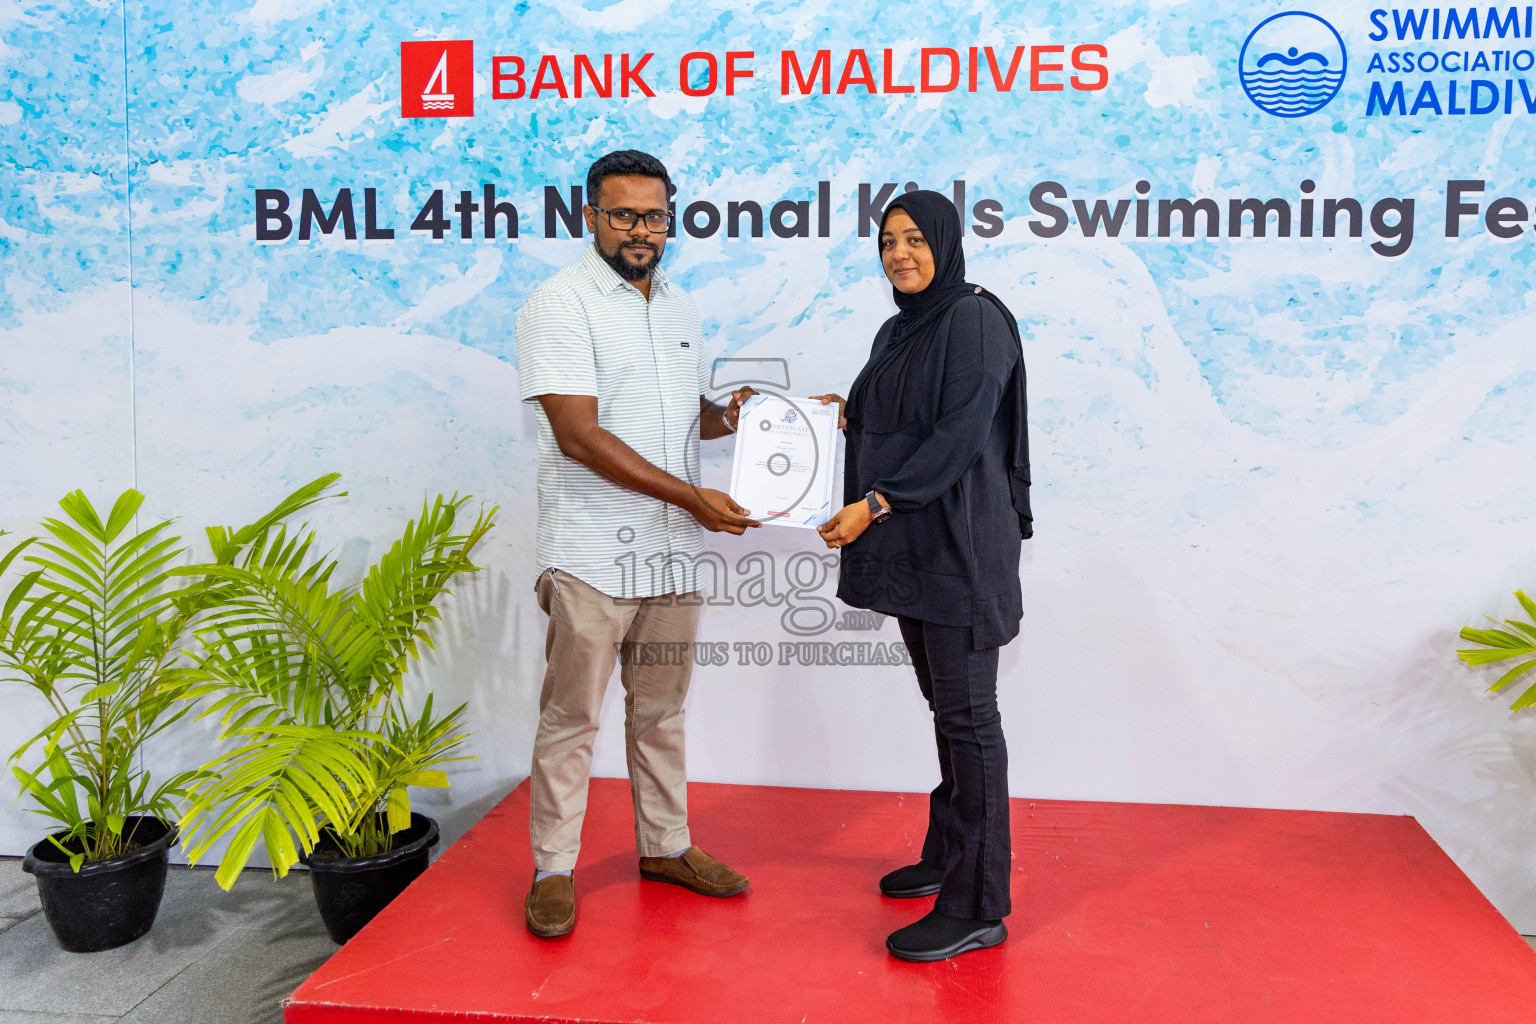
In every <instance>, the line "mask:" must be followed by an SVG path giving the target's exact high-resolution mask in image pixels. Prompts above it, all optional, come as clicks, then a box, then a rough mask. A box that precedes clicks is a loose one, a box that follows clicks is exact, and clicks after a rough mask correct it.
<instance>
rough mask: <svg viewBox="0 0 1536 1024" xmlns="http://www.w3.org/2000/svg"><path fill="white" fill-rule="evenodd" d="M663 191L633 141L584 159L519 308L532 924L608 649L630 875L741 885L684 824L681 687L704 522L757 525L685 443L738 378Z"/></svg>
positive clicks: (555, 910) (662, 172)
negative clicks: (580, 226) (679, 276)
mask: <svg viewBox="0 0 1536 1024" xmlns="http://www.w3.org/2000/svg"><path fill="white" fill-rule="evenodd" d="M670 189H671V180H670V178H669V177H668V175H667V171H666V168H665V167H663V166H662V165H661V162H660V161H658V160H657V159H656V158H655V157H652V156H649V155H647V154H645V153H641V152H637V151H635V150H621V151H619V152H615V153H609V154H608V155H606V156H604V157H602V158H601V159H599V160H598V161H597V162H596V163H594V164H593V165H592V168H591V170H590V171H589V172H588V174H587V193H586V198H587V204H588V205H586V206H585V207H583V208H582V212H583V214H584V216H585V218H586V223H587V229H588V230H589V231H590V232H591V234H592V242H593V244H592V245H591V246H590V247H588V248H587V250H586V251H585V252H584V253H583V254H582V257H581V259H580V260H579V261H578V262H577V263H576V264H575V265H573V266H570V267H567V268H566V269H564V270H562V271H560V272H559V273H557V274H555V275H554V276H553V277H551V278H550V279H549V280H547V281H545V282H544V283H543V284H541V285H540V286H539V287H538V288H537V289H535V290H534V292H533V294H532V295H530V296H529V297H528V300H527V302H525V303H524V304H523V308H522V311H521V312H520V313H519V314H518V318H517V331H516V335H517V366H518V376H519V382H520V389H521V392H522V398H523V400H524V401H527V402H537V404H538V407H537V412H536V414H537V417H538V422H539V439H538V450H539V524H538V542H537V560H538V568H539V574H538V577H537V583H536V585H535V588H534V590H535V593H536V594H537V596H538V600H539V606H540V607H541V608H542V609H544V611H545V612H546V613H547V614H548V615H549V630H548V633H547V635H546V638H545V652H546V654H547V656H548V667H547V669H546V670H545V674H544V686H543V690H542V692H541V693H540V696H539V729H538V734H537V736H536V737H535V739H534V745H533V769H532V773H531V777H530V810H529V838H530V840H531V841H532V844H533V863H534V868H535V871H534V880H533V885H532V888H531V889H530V891H529V893H528V898H527V900H526V901H525V902H524V916H525V919H526V921H527V924H528V929H529V930H530V931H532V932H533V933H534V934H535V935H538V936H540V937H543V938H552V937H554V936H557V935H564V934H566V933H567V932H569V931H570V930H571V929H572V928H574V927H575V925H576V904H575V882H574V869H575V867H576V859H577V854H578V852H579V850H580V845H581V824H582V820H583V818H584V816H585V814H586V799H587V778H588V773H589V771H590V769H591V765H592V744H593V740H594V739H595V738H596V735H597V725H598V715H599V712H600V711H601V709H602V703H603V693H604V691H605V689H606V688H607V685H608V678H609V676H610V675H612V673H613V668H614V665H615V663H616V662H622V668H621V672H620V678H621V679H622V680H623V684H624V729H625V746H626V753H627V759H628V764H629V776H630V787H631V789H632V791H633V795H634V803H635V844H636V847H637V849H638V852H639V855H640V865H639V867H640V875H641V877H642V878H647V879H652V880H655V881H664V882H672V883H675V884H677V885H682V886H685V887H687V888H689V889H692V890H693V891H695V892H700V893H704V894H705V895H709V896H731V895H734V894H736V893H739V892H741V891H742V890H744V889H745V888H746V887H747V879H746V878H745V877H744V876H743V875H740V874H738V873H737V872H735V871H732V870H731V869H730V868H728V867H726V866H725V865H724V864H722V863H720V862H719V861H718V860H715V859H714V858H713V857H711V856H709V855H708V854H707V853H705V852H704V851H703V850H701V849H699V848H698V847H697V846H694V845H693V842H692V839H691V837H690V835H689V832H688V805H687V777H686V774H685V771H684V764H683V698H684V697H685V696H686V695H687V692H688V682H689V678H690V676H691V674H692V668H693V641H694V637H695V635H696V633H697V631H698V622H699V609H700V606H701V603H702V602H701V600H700V598H699V595H698V594H697V593H696V591H697V590H698V582H697V577H696V571H695V570H696V562H697V559H698V557H699V555H700V553H701V547H700V543H699V528H700V527H701V526H702V527H703V528H704V529H707V530H711V531H717V532H718V531H724V532H728V533H733V534H737V535H740V534H742V533H744V532H745V531H746V530H747V529H750V528H753V527H756V526H758V525H759V524H758V523H757V522H755V521H754V520H752V519H749V518H748V517H747V516H748V510H746V509H743V508H741V507H740V506H738V505H737V504H736V503H735V502H734V501H732V500H731V498H730V496H729V495H727V494H726V493H724V492H723V491H718V490H711V489H709V488H705V487H701V486H699V476H698V471H699V440H700V439H701V438H702V439H705V440H708V439H711V438H717V437H723V436H725V435H727V434H729V433H731V432H733V431H734V430H735V429H736V423H737V417H738V414H739V412H740V407H741V402H742V400H743V399H744V398H745V397H746V396H747V395H749V394H751V393H752V391H751V389H750V388H743V389H741V390H740V391H737V392H736V393H735V394H733V395H732V397H731V401H730V403H729V404H728V405H716V404H714V403H712V402H710V401H709V399H708V398H707V397H706V396H705V392H706V391H707V390H708V387H709V361H708V359H706V358H705V354H704V336H703V331H702V328H701V325H700V320H699V311H698V307H697V306H695V305H694V303H693V300H692V299H690V298H689V297H688V295H687V294H686V293H685V292H683V290H682V289H681V288H679V287H678V286H677V285H675V284H673V283H672V282H671V281H670V280H669V279H668V278H667V276H666V274H665V273H663V272H662V271H661V269H660V267H659V266H658V264H659V263H660V261H661V256H662V253H663V252H664V251H665V250H666V243H667V235H668V229H669V228H670V226H671V224H672V215H671V213H670V212H669V209H668V205H667V197H668V193H669V191H670ZM621 652H622V654H621Z"/></svg>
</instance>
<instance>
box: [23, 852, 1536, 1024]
mask: <svg viewBox="0 0 1536 1024" xmlns="http://www.w3.org/2000/svg"><path fill="white" fill-rule="evenodd" d="M1526 941H1527V942H1529V943H1530V944H1531V945H1532V947H1533V948H1536V937H1527V939H1526ZM335 951H336V946H335V944H334V943H332V942H331V940H330V939H329V938H328V937H327V936H326V934H325V928H324V926H323V925H322V924H321V923H320V914H319V912H318V911H317V910H316V909H315V901H314V896H313V895H312V894H311V892H310V888H309V878H308V876H307V875H305V874H303V873H302V872H297V871H296V872H294V873H293V874H290V875H289V876H288V877H287V878H285V879H283V880H281V881H278V882H274V881H273V880H272V877H271V875H270V874H269V873H267V872H265V871H250V872H247V873H246V874H245V876H244V877H242V878H241V879H240V881H239V883H238V884H236V886H235V888H234V891H233V892H228V893H226V892H222V891H221V890H220V889H219V887H218V886H217V885H215V884H214V881H213V872H212V871H204V870H196V871H193V870H189V869H187V868H171V873H170V877H169V878H168V879H167V881H166V888H165V901H164V902H163V903H162V904H161V905H160V915H159V917H157V918H156V920H155V927H154V929H153V930H152V931H151V932H150V933H149V934H148V935H146V936H144V937H143V938H142V939H139V940H138V941H137V942H132V943H129V944H128V945H127V946H123V947H121V948H119V949H112V950H107V951H106V952H102V953H89V954H81V953H66V952H64V951H63V950H61V949H59V947H58V945H57V944H56V943H55V942H54V940H53V934H52V933H51V932H50V931H49V930H48V922H46V921H45V920H43V915H42V913H41V908H40V907H39V906H38V902H37V886H36V883H35V882H34V881H33V879H32V876H31V875H27V874H23V873H22V870H21V862H20V861H19V860H17V859H15V858H0V1024H279V1022H281V1020H282V1009H281V1005H280V1004H281V1002H282V999H283V997H284V996H286V995H287V994H288V993H289V992H291V991H293V990H294V989H295V988H297V987H298V985H299V983H300V982H301V981H303V980H304V979H305V978H307V977H308V976H309V975H310V974H311V973H312V972H313V971H314V970H315V969H316V968H317V967H319V966H320V965H321V964H322V963H324V962H325V960H326V958H327V957H329V956H330V955H331V954H332V953H334V952H335Z"/></svg>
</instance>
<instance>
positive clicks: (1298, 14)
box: [1237, 11, 1348, 117]
mask: <svg viewBox="0 0 1536 1024" xmlns="http://www.w3.org/2000/svg"><path fill="white" fill-rule="evenodd" d="M1347 63H1348V58H1347V56H1346V55H1345V53H1344V40H1343V39H1342V38H1340V36H1339V33H1338V31H1337V30H1336V29H1334V27H1333V26H1332V25H1330V24H1328V22H1326V21H1324V20H1323V19H1322V18H1319V17H1318V16H1317V15H1315V14H1309V13H1307V12H1306V11H1287V12H1285V13H1284V14H1276V15H1274V16H1272V17H1269V18H1265V19H1264V20H1263V21H1261V22H1259V24H1258V25H1257V26H1256V27H1255V28H1254V30H1253V31H1252V32H1250V33H1248V38H1247V39H1246V40H1244V42H1243V50H1242V54H1241V55H1240V56H1239V57H1238V60H1237V65H1238V77H1239V79H1240V80H1241V81H1242V83H1243V92H1245V93H1247V94H1248V98H1249V99H1250V100H1252V101H1253V105H1254V106H1256V107H1258V108H1259V109H1260V110H1262V111H1264V112H1265V113H1267V114H1273V115H1275V116H1276V117H1305V116H1306V115H1308V114H1315V113H1316V112H1317V111H1319V110H1322V109H1323V108H1324V107H1326V106H1327V105H1328V104H1329V103H1330V102H1332V100H1333V98H1334V97H1335V96H1337V95H1338V94H1339V87H1340V86H1342V85H1343V84H1344V69H1345V66H1346V64H1347Z"/></svg>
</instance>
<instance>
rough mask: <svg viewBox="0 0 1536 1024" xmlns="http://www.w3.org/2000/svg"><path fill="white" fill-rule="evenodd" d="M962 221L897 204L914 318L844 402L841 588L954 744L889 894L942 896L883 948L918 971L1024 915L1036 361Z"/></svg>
mask: <svg viewBox="0 0 1536 1024" xmlns="http://www.w3.org/2000/svg"><path fill="white" fill-rule="evenodd" d="M961 231H962V229H961V225H960V218H959V216H958V215H957V214H956V212H955V208H954V206H953V205H952V204H951V203H950V201H949V200H948V199H947V198H946V197H944V196H943V195H940V194H939V193H937V192H928V191H917V192H908V193H907V194H906V195H903V196H901V197H900V198H898V199H896V200H894V201H892V203H891V204H890V206H889V207H887V208H886V211H885V216H884V218H883V220H882V222H881V229H880V259H881V263H882V264H883V266H884V268H885V273H886V276H887V277H888V278H889V279H890V281H891V284H892V286H893V289H894V295H895V299H896V305H897V306H898V307H899V309H900V312H899V313H898V314H897V315H896V316H894V317H892V318H891V319H889V320H887V321H886V322H885V323H884V324H883V325H882V326H881V328H880V331H879V333H877V334H876V335H875V343H874V347H873V349H872V350H871V352H870V356H869V361H868V362H867V363H866V364H865V366H864V369H863V371H862V372H860V374H859V376H858V378H857V379H856V380H855V381H854V383H853V388H852V390H851V391H850V393H849V396H848V399H847V401H846V403H844V402H843V400H842V399H840V398H839V397H838V396H836V395H824V396H818V397H820V398H821V399H822V402H823V403H826V402H829V401H837V402H839V403H840V404H843V405H844V426H845V429H846V431H847V440H848V445H847V465H846V470H845V476H844V484H843V491H844V493H843V500H844V501H845V502H847V505H846V507H844V508H843V509H842V510H840V511H839V512H838V513H837V514H836V515H834V516H833V517H832V518H831V519H830V520H829V521H828V522H827V523H826V525H824V526H822V527H820V530H819V532H820V533H821V535H822V537H823V538H824V539H825V540H826V542H827V546H828V547H832V548H838V549H840V551H841V553H842V573H841V576H840V579H839V581H838V589H837V595H838V597H839V598H841V599H842V600H843V601H844V602H845V603H847V604H849V605H852V606H854V607H856V608H869V609H873V610H875V611H879V612H885V613H886V614H889V615H894V616H896V617H897V622H898V624H899V625H900V626H901V635H902V639H903V640H904V641H905V642H906V645H907V649H908V651H909V652H910V653H911V655H912V662H913V667H914V668H915V669H916V672H917V681H918V685H919V687H920V688H921V689H922V693H923V696H924V697H925V698H926V699H927V701H928V706H929V708H930V709H931V710H932V712H933V721H934V731H935V735H936V738H937V740H938V748H939V773H940V782H939V785H938V788H937V789H935V790H934V791H933V794H932V796H931V797H930V798H929V804H928V835H927V838H926V840H925V841H924V843H923V852H922V859H921V860H920V861H919V862H918V863H916V864H913V865H910V866H908V867H904V868H900V869H898V870H896V871H893V872H891V873H890V874H888V875H886V876H885V877H884V878H882V879H881V880H880V891H881V892H883V893H884V894H885V895H887V896H893V897H898V898H902V897H915V896H928V895H931V894H934V893H937V894H938V899H937V900H936V901H935V902H934V909H933V911H932V912H931V913H929V914H928V915H927V916H925V917H923V918H922V919H921V920H919V921H917V922H916V923H915V924H912V925H909V926H907V927H905V928H902V929H900V930H898V931H896V932H894V933H893V934H892V935H891V936H890V937H889V938H888V939H887V940H886V948H887V949H889V950H890V952H891V954H892V955H894V956H897V957H900V958H902V959H904V960H917V961H931V960H943V959H947V958H949V957H952V956H956V955H958V954H960V953H965V952H968V951H970V950H973V949H983V948H985V947H987V946H995V945H997V944H998V943H999V942H1002V941H1003V939H1004V938H1005V937H1006V936H1007V934H1008V932H1007V929H1006V928H1005V927H1004V925H1003V922H1002V919H1003V918H1004V917H1006V916H1007V915H1008V913H1009V912H1010V910H1011V909H1012V905H1011V901H1010V899H1009V878H1010V875H1011V872H1012V864H1011V853H1010V844H1009V835H1008V751H1007V747H1006V746H1005V744H1004V742H1003V727H1002V719H1001V717H1000V716H999V714H998V709H997V663H998V650H999V648H1000V647H1002V645H1003V644H1006V643H1007V642H1008V641H1010V640H1012V639H1013V638H1014V637H1015V636H1017V635H1018V632H1019V619H1020V617H1021V616H1022V614H1023V598H1022V595H1021V593H1020V589H1019V553H1020V540H1021V538H1024V537H1029V536H1030V535H1031V534H1032V528H1031V517H1030V510H1029V446H1028V438H1027V433H1026V431H1027V428H1026V424H1025V395H1024V359H1023V350H1022V347H1021V345H1020V341H1019V329H1018V324H1017V322H1016V321H1015V319H1014V317H1013V314H1012V313H1010V312H1009V311H1008V308H1007V307H1006V306H1004V305H1003V303H1002V302H1001V301H1000V300H999V299H998V298H997V297H996V296H994V295H992V294H991V293H990V292H988V291H987V290H986V289H984V288H981V287H979V286H977V285H974V284H971V283H969V282H967V281H966V280H965V254H964V253H963V252H962V251H961V246H960V236H961Z"/></svg>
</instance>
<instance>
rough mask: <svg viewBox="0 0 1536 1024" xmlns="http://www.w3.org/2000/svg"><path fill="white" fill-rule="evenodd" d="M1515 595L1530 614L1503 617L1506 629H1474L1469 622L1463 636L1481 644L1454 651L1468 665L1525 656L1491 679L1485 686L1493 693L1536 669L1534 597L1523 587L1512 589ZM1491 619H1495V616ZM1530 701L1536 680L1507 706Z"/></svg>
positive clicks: (1535, 698) (1535, 694)
mask: <svg viewBox="0 0 1536 1024" xmlns="http://www.w3.org/2000/svg"><path fill="white" fill-rule="evenodd" d="M1515 599H1516V600H1517V601H1519V602H1520V607H1521V608H1523V609H1525V614H1526V615H1528V616H1530V618H1529V620H1521V619H1505V620H1504V625H1506V626H1509V627H1510V628H1509V629H1473V628H1472V627H1470V626H1468V627H1467V628H1465V629H1463V630H1462V631H1461V638H1462V639H1463V640H1466V641H1468V642H1470V643H1474V644H1481V645H1482V646H1481V647H1473V648H1464V649H1462V650H1460V651H1458V652H1457V653H1458V654H1460V655H1461V660H1462V661H1464V662H1466V663H1467V664H1468V665H1492V664H1493V663H1495V662H1499V661H1508V660H1509V659H1511V658H1523V659H1525V660H1524V661H1522V662H1521V663H1520V664H1518V665H1515V666H1514V667H1513V668H1510V669H1509V670H1508V671H1506V672H1505V673H1504V674H1503V675H1501V676H1499V678H1498V679H1496V680H1494V683H1493V685H1492V686H1490V687H1489V688H1488V689H1489V690H1490V691H1491V692H1494V693H1497V692H1498V691H1499V690H1502V689H1503V688H1504V687H1506V686H1508V685H1509V684H1510V683H1512V682H1514V681H1515V680H1516V679H1519V678H1520V677H1521V676H1523V675H1525V674H1526V673H1527V672H1530V671H1532V670H1533V669H1536V601H1533V600H1532V599H1531V598H1530V597H1528V596H1526V593H1525V591H1523V590H1517V591H1515ZM1492 621H1494V622H1498V620H1497V619H1494V620H1492ZM1532 705H1536V682H1533V683H1532V684H1531V685H1530V686H1529V687H1527V688H1526V690H1525V692H1524V693H1522V694H1520V696H1519V697H1517V698H1516V699H1515V702H1514V704H1512V705H1510V710H1511V711H1520V710H1523V709H1524V708H1528V707H1531V706H1532Z"/></svg>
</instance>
